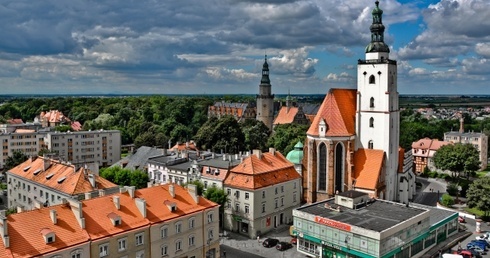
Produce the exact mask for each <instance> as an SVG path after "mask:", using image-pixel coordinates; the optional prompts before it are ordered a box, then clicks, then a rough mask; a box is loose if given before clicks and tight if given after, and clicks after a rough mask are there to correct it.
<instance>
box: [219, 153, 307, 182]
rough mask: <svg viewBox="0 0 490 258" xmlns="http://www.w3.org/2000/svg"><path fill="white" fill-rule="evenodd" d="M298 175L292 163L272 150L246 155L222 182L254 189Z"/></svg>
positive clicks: (294, 177) (292, 178)
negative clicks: (259, 154)
mask: <svg viewBox="0 0 490 258" xmlns="http://www.w3.org/2000/svg"><path fill="white" fill-rule="evenodd" d="M300 177H301V176H300V175H299V174H298V172H297V171H296V170H295V169H294V164H293V163H291V162H290V161H288V160H287V159H286V158H285V157H284V156H283V155H282V154H281V153H279V152H278V151H274V153H271V152H267V153H263V154H262V155H261V158H259V157H257V155H256V154H255V153H254V154H253V155H250V156H248V157H247V158H245V159H244V160H243V162H242V163H240V164H239V165H238V166H236V167H234V168H232V169H231V170H230V173H229V174H228V176H227V177H226V179H225V181H224V182H223V183H224V185H226V186H229V187H234V188H241V189H251V190H254V189H260V188H262V187H266V186H270V185H275V184H278V183H282V182H287V181H290V180H294V179H298V178H300Z"/></svg>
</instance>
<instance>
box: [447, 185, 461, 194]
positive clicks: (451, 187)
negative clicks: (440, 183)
mask: <svg viewBox="0 0 490 258" xmlns="http://www.w3.org/2000/svg"><path fill="white" fill-rule="evenodd" d="M446 192H447V193H448V194H450V195H452V196H456V195H457V194H458V186H457V185H456V184H455V183H449V184H448V185H447V187H446Z"/></svg>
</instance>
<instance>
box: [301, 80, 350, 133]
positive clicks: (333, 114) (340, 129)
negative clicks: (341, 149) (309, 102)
mask: <svg viewBox="0 0 490 258" xmlns="http://www.w3.org/2000/svg"><path fill="white" fill-rule="evenodd" d="M356 92H357V91H356V90H355V89H330V91H329V92H328V94H327V96H326V97H325V99H324V100H323V103H322V105H321V106H320V109H319V110H318V113H317V114H316V116H315V119H314V120H313V122H312V123H311V126H310V128H309V129H308V132H307V134H308V135H312V136H318V135H319V132H318V125H319V123H320V121H321V119H324V120H325V122H326V123H327V133H326V134H325V135H326V136H350V135H353V134H355V119H356Z"/></svg>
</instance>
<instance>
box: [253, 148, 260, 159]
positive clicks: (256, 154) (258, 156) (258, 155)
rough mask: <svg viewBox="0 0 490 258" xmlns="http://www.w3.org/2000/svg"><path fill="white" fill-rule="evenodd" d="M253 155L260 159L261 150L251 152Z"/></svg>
mask: <svg viewBox="0 0 490 258" xmlns="http://www.w3.org/2000/svg"><path fill="white" fill-rule="evenodd" d="M253 155H255V156H257V158H259V159H262V151H261V150H253Z"/></svg>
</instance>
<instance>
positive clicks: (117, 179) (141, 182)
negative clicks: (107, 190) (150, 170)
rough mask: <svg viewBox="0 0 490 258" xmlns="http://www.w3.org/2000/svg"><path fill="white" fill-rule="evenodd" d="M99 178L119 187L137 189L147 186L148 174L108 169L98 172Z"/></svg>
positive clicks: (114, 168) (124, 169)
mask: <svg viewBox="0 0 490 258" xmlns="http://www.w3.org/2000/svg"><path fill="white" fill-rule="evenodd" d="M100 176H101V177H103V178H105V179H107V180H109V181H111V182H113V183H114V184H116V185H121V186H129V185H131V186H135V187H136V188H137V189H140V188H144V187H146V186H147V185H148V174H146V173H145V172H143V171H141V170H130V169H127V168H121V167H108V168H105V169H101V170H100Z"/></svg>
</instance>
